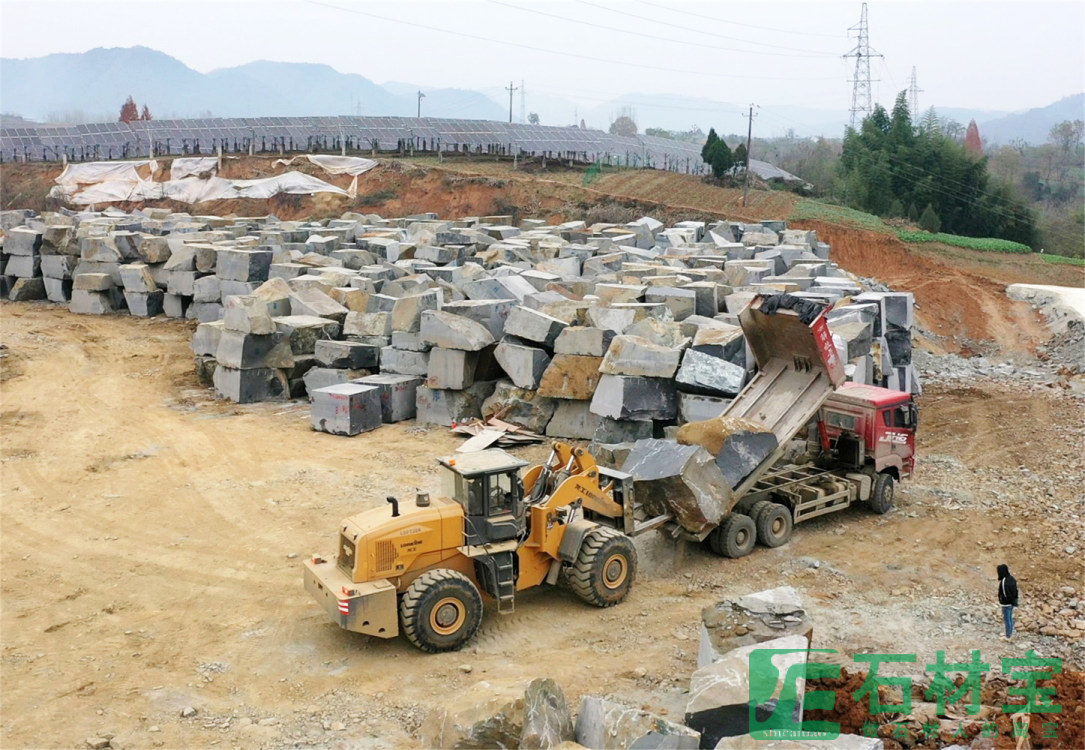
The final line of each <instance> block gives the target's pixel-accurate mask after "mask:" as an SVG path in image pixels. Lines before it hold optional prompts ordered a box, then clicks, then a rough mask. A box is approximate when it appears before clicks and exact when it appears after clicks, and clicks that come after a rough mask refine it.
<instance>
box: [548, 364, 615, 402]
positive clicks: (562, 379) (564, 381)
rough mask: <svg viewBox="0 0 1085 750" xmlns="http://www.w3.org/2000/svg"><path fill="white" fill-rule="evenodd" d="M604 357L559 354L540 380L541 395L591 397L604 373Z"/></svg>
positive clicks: (571, 397) (567, 397)
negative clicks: (601, 371) (600, 370)
mask: <svg viewBox="0 0 1085 750" xmlns="http://www.w3.org/2000/svg"><path fill="white" fill-rule="evenodd" d="M602 363H603V358H602V357H584V356H580V355H575V354H557V355H555V356H554V358H553V359H552V360H551V361H550V364H549V365H548V366H547V368H546V370H545V371H544V372H543V375H542V378H541V379H540V381H539V388H538V390H539V395H541V396H547V397H549V398H564V399H578V400H586V399H590V398H591V397H592V395H593V394H594V393H595V389H596V388H597V387H598V385H599V379H600V378H601V377H602V375H601V374H600V372H599V366H600V365H601V364H602Z"/></svg>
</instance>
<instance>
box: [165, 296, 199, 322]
mask: <svg viewBox="0 0 1085 750" xmlns="http://www.w3.org/2000/svg"><path fill="white" fill-rule="evenodd" d="M191 303H192V298H191V297H183V296H181V295H180V294H171V293H169V292H166V296H165V297H163V298H162V311H163V312H164V313H166V317H167V318H183V317H185V315H186V313H187V312H188V307H189V305H190V304H191Z"/></svg>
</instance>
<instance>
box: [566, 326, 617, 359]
mask: <svg viewBox="0 0 1085 750" xmlns="http://www.w3.org/2000/svg"><path fill="white" fill-rule="evenodd" d="M614 336H615V333H614V331H608V330H605V329H603V328H593V327H591V326H569V327H567V328H565V329H564V330H563V331H562V332H561V333H560V334H558V338H557V340H556V341H555V342H554V353H555V354H579V355H582V356H588V357H602V356H603V355H604V354H606V353H607V349H608V348H609V347H610V343H611V341H613V340H614Z"/></svg>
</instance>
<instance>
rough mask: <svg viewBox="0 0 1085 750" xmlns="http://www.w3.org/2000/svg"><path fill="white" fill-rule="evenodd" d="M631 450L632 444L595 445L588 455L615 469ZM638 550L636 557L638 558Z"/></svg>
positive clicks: (591, 446) (593, 444)
mask: <svg viewBox="0 0 1085 750" xmlns="http://www.w3.org/2000/svg"><path fill="white" fill-rule="evenodd" d="M632 450H633V443H596V442H594V441H593V442H592V444H591V445H589V446H588V453H590V454H591V457H592V458H594V459H595V460H596V462H598V463H599V464H600V465H602V466H609V467H611V468H612V469H617V468H618V467H620V466H621V465H622V464H624V463H625V459H626V458H627V457H628V456H629V454H630V453H631V452H632ZM639 553H640V551H639V550H638V557H640V554H639Z"/></svg>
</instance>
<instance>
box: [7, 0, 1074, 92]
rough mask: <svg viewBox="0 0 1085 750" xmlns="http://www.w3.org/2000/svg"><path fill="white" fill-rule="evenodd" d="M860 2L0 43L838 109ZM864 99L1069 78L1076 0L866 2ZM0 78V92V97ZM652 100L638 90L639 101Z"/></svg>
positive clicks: (268, 16) (270, 15)
mask: <svg viewBox="0 0 1085 750" xmlns="http://www.w3.org/2000/svg"><path fill="white" fill-rule="evenodd" d="M860 8H861V3H860V2H815V1H813V0H811V1H810V2H801V3H799V2H775V1H774V0H761V1H759V2H753V1H752V0H745V1H744V2H723V1H719V0H717V1H716V2H688V1H687V2H669V1H668V0H651V1H649V0H622V2H615V1H614V0H500V1H498V0H469V1H464V2H460V1H458V0H444V2H431V1H426V0H395V1H394V2H387V1H378V0H374V1H365V2H359V1H357V0H326V1H325V0H319V1H318V0H215V1H214V2H210V1H205V0H142V1H139V2H137V1H134V0H125V1H120V0H98V1H97V2H86V1H83V2H56V1H54V0H0V45H2V49H0V54H2V56H3V57H16V58H22V57H39V56H43V55H47V54H50V53H54V52H83V51H86V50H88V49H91V48H93V47H127V46H134V45H145V46H148V47H153V48H155V49H158V50H161V51H163V52H166V53H167V54H170V55H172V56H174V57H176V58H178V59H179V60H181V61H182V62H183V63H185V64H186V65H188V66H189V67H191V68H194V69H196V70H198V71H201V72H207V71H210V70H213V69H215V68H221V67H228V66H233V65H239V64H242V63H246V62H250V61H253V60H260V59H265V60H279V61H289V62H313V63H324V64H327V65H330V66H332V67H333V68H335V69H337V70H339V71H342V72H347V73H358V74H361V75H364V76H366V77H367V78H369V79H371V80H373V81H375V82H377V83H385V82H388V81H405V82H411V83H416V84H420V85H423V86H431V87H458V88H473V89H477V90H483V91H486V92H487V93H490V94H492V95H498V94H500V92H501V88H502V87H503V86H506V85H508V82H509V81H510V80H512V81H516V83H517V85H519V82H520V81H521V80H523V81H524V82H525V85H526V89H527V96H528V99H527V102H528V105H527V106H528V109H531V103H530V102H531V95H532V93H533V92H534V93H535V94H544V95H548V96H562V97H564V98H566V99H570V100H576V101H579V102H581V103H582V104H584V105H586V106H588V105H592V104H598V103H600V102H604V101H607V100H610V99H612V98H614V97H615V96H617V95H620V94H623V93H629V92H638V93H645V94H662V93H673V94H679V95H687V96H698V97H708V98H711V99H715V100H717V101H728V102H736V103H742V104H745V103H748V102H758V103H760V104H766V105H781V104H789V105H792V106H805V107H816V108H823V109H838V108H844V109H847V108H848V106H849V104H850V97H851V84H850V83H848V79H849V78H850V77H851V74H852V71H853V69H854V60H853V59H849V60H845V59H843V58H842V57H841V56H842V55H843V54H844V53H846V52H848V51H849V50H850V49H851V48H852V47H854V46H855V44H856V41H855V39H854V37H853V36H850V35H849V32H848V29H849V27H851V26H854V25H856V24H857V23H858V21H859V16H860ZM869 23H870V44H871V46H872V47H873V48H874V49H875V50H876V51H877V52H879V53H881V54H882V55H884V60H883V59H875V60H873V61H872V64H871V71H872V74H873V77H874V78H876V79H880V82H878V83H875V84H874V92H875V96H876V99H877V100H880V101H882V102H883V103H886V104H887V105H889V104H891V103H892V100H893V98H894V95H895V93H896V92H897V91H899V90H901V89H904V88H906V87H907V85H908V79H909V76H910V75H911V71H912V67H913V66H915V68H916V71H917V76H918V82H919V86H920V88H921V89H923V93H922V94H921V95H920V106H921V109H926V108H927V107H928V106H931V105H934V106H937V107H966V108H976V109H992V110H1025V109H1028V108H1031V107H1038V106H1044V105H1047V104H1050V103H1051V102H1053V101H1056V100H1058V99H1061V98H1063V97H1065V96H1068V95H1070V94H1075V93H1079V92H1081V91H1083V90H1085V2H1081V0H1072V1H1069V2H1031V1H1030V2H999V1H998V0H987V1H986V2H908V1H905V0H897V1H895V2H882V1H879V0H872V2H870V3H869ZM2 98H3V92H0V107H2ZM649 106H650V105H649Z"/></svg>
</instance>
